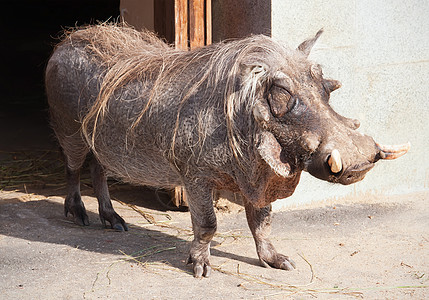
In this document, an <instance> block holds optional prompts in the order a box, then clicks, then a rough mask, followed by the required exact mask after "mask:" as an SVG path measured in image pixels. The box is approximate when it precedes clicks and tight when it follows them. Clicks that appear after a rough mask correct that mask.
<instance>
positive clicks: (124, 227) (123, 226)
mask: <svg viewBox="0 0 429 300" xmlns="http://www.w3.org/2000/svg"><path fill="white" fill-rule="evenodd" d="M112 229H115V230H116V231H128V226H127V224H115V225H112Z"/></svg>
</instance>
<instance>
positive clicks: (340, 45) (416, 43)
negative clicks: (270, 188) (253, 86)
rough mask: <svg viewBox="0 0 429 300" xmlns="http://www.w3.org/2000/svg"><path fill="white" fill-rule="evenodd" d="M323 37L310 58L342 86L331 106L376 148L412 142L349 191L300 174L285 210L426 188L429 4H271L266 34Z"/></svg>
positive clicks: (419, 0)
mask: <svg viewBox="0 0 429 300" xmlns="http://www.w3.org/2000/svg"><path fill="white" fill-rule="evenodd" d="M322 27H323V28H324V29H325V32H324V34H323V35H322V36H321V38H320V39H319V42H318V43H317V44H316V46H315V47H314V48H313V52H312V54H311V55H310V59H312V60H314V61H317V62H318V63H321V64H322V66H323V67H324V74H325V75H326V76H327V77H331V78H335V79H338V80H340V81H341V82H342V83H343V87H342V88H341V89H339V90H338V91H335V92H334V93H333V94H332V96H331V104H332V106H333V108H334V109H335V110H336V111H337V112H339V113H340V114H342V115H345V116H347V117H353V118H357V119H359V120H360V121H361V128H360V129H359V130H360V131H361V132H364V133H366V134H369V135H371V136H373V137H374V139H375V140H376V141H378V142H379V143H382V144H399V143H405V142H407V141H410V142H411V150H410V152H409V153H408V154H407V155H405V156H404V157H401V158H399V159H398V160H396V161H381V162H378V163H377V164H376V166H375V168H374V169H373V170H372V171H370V172H369V173H368V175H367V176H366V178H365V179H364V180H363V181H362V182H359V183H357V184H354V185H351V186H341V185H333V184H329V183H326V182H322V181H320V180H317V179H315V178H312V177H311V176H310V175H308V174H307V173H305V174H304V175H303V177H302V180H301V182H300V184H299V185H298V188H297V190H296V192H295V194H294V195H293V196H292V197H290V198H287V199H284V200H279V201H276V202H275V203H274V209H280V208H282V207H285V206H288V205H290V204H297V203H304V202H311V201H320V200H324V199H328V198H334V197H344V196H356V195H357V196H359V195H362V196H364V195H367V194H380V193H383V194H400V193H408V192H415V191H421V190H429V1H428V0H410V1H402V0H354V1H353V0H331V1H327V0H326V1H323V0H313V1H301V0H288V1H285V0H272V36H273V38H274V39H277V40H280V41H284V42H285V43H287V44H288V45H289V46H291V47H296V46H297V45H298V44H299V43H300V42H302V41H303V40H304V39H305V38H307V37H310V36H313V35H314V34H315V33H316V32H317V31H318V30H319V29H320V28H322Z"/></svg>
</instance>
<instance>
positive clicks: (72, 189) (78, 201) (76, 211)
mask: <svg viewBox="0 0 429 300" xmlns="http://www.w3.org/2000/svg"><path fill="white" fill-rule="evenodd" d="M79 173H80V170H79V169H78V170H71V169H70V168H69V167H68V166H67V167H66V177H67V188H68V194H67V196H66V200H65V202H64V214H65V216H66V217H67V215H68V214H69V213H70V214H71V215H72V216H73V221H74V222H75V223H76V224H78V225H81V226H83V225H86V226H88V225H89V219H88V215H87V214H86V210H85V205H84V204H83V202H82V198H81V196H80V183H79V181H80V175H79Z"/></svg>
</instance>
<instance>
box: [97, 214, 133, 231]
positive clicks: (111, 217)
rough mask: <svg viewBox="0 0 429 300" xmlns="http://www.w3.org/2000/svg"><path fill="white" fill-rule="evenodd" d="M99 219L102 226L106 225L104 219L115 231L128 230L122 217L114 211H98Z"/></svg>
mask: <svg viewBox="0 0 429 300" xmlns="http://www.w3.org/2000/svg"><path fill="white" fill-rule="evenodd" d="M100 220H101V223H103V225H104V227H107V226H106V221H107V222H109V223H110V227H111V228H112V229H115V230H116V231H128V226H127V224H126V223H125V221H124V219H122V217H121V216H120V215H118V214H117V213H116V212H115V211H113V212H104V213H100Z"/></svg>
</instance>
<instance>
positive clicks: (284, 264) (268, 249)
mask: <svg viewBox="0 0 429 300" xmlns="http://www.w3.org/2000/svg"><path fill="white" fill-rule="evenodd" d="M244 206H245V209H246V217H247V223H248V224H249V227H250V230H251V231H252V234H253V238H254V240H255V244H256V251H257V252H258V256H259V261H260V262H261V264H262V265H263V266H264V267H269V266H270V267H273V268H277V269H284V270H293V269H294V268H295V262H293V261H292V260H291V259H290V258H289V257H288V256H286V255H283V254H280V253H277V251H276V249H275V248H274V246H273V244H271V242H270V241H269V239H268V235H269V234H270V232H271V220H272V218H271V204H270V205H268V206H265V207H263V208H260V209H258V208H255V207H254V206H253V205H252V203H245V205H244Z"/></svg>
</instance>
